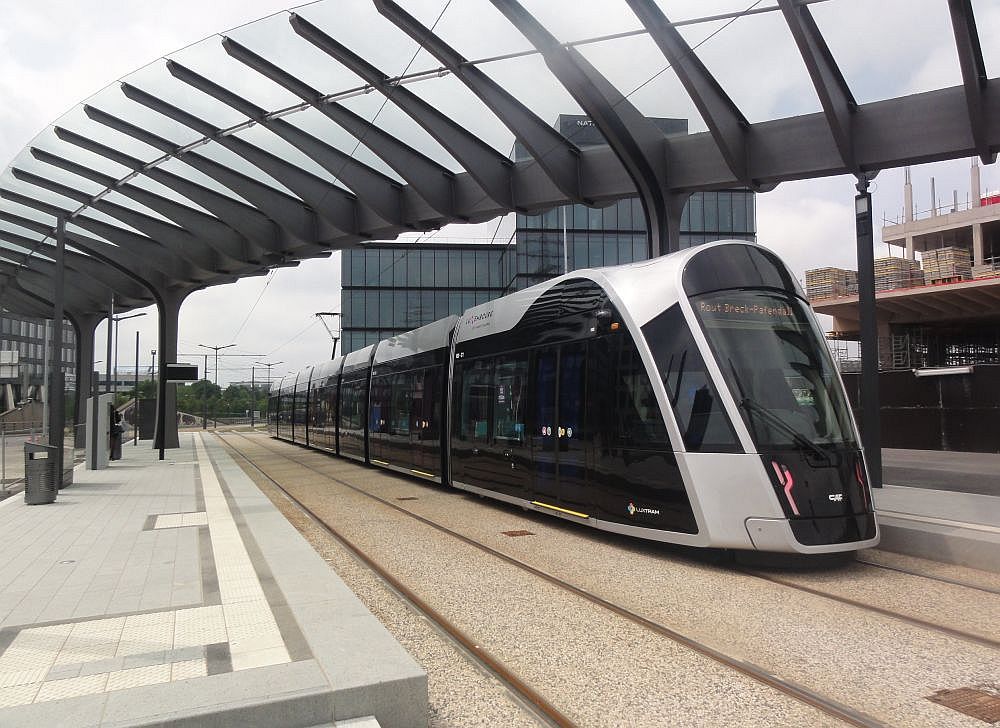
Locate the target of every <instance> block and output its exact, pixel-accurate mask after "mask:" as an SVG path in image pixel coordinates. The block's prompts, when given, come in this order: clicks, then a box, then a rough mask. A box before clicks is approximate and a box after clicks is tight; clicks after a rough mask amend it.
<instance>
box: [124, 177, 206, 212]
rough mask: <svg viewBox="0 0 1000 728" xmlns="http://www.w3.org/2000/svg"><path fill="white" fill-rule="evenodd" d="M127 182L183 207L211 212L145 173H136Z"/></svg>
mask: <svg viewBox="0 0 1000 728" xmlns="http://www.w3.org/2000/svg"><path fill="white" fill-rule="evenodd" d="M128 184H130V185H133V186H135V187H138V188H139V189H141V190H145V191H146V192H151V193H153V194H154V195H159V196H160V197H164V198H166V199H168V200H170V201H171V202H177V203H179V204H181V205H184V206H185V207H190V208H191V209H192V210H195V211H197V212H201V213H204V214H206V215H211V214H212V213H211V212H209V211H208V210H206V209H205V208H204V207H201V206H200V205H199V204H197V203H196V202H194V201H193V200H191V199H189V198H187V197H185V196H184V195H182V194H180V193H178V192H175V191H174V190H172V189H171V188H169V187H167V186H166V185H162V184H160V183H159V182H157V181H156V180H154V179H151V178H149V177H147V176H145V175H142V174H140V175H137V176H136V177H133V178H132V179H130V180H129V181H128Z"/></svg>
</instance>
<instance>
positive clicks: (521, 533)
mask: <svg viewBox="0 0 1000 728" xmlns="http://www.w3.org/2000/svg"><path fill="white" fill-rule="evenodd" d="M500 533H502V534H503V535H504V536H534V535H535V534H533V533H532V532H531V531H501V532H500Z"/></svg>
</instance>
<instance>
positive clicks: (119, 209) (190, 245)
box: [12, 167, 229, 273]
mask: <svg viewBox="0 0 1000 728" xmlns="http://www.w3.org/2000/svg"><path fill="white" fill-rule="evenodd" d="M12 172H13V174H14V176H15V177H16V178H17V179H19V180H21V181H22V182H27V183H28V184H31V185H34V186H36V187H41V188H42V189H45V190H49V191H50V192H54V193H56V194H57V195H62V196H63V197H66V198H68V199H70V200H76V201H77V202H79V203H81V204H84V205H88V206H89V207H91V208H92V209H94V210H97V211H98V212H102V213H104V214H105V215H108V216H109V217H113V218H115V219H116V220H120V221H121V222H123V223H125V224H126V225H128V226H129V227H132V228H134V229H136V230H138V231H140V232H142V233H144V234H145V235H147V236H149V238H150V240H155V241H157V242H158V243H159V244H161V245H162V246H163V247H165V248H167V249H168V250H169V251H170V252H172V253H173V254H175V255H177V256H178V257H180V258H182V259H183V260H186V261H188V262H189V263H191V264H192V265H194V266H197V267H198V268H201V269H203V270H207V271H210V272H212V273H226V272H229V271H226V270H224V269H220V263H221V261H220V259H219V256H218V255H216V254H215V253H214V252H213V251H212V250H211V249H210V248H206V247H205V245H204V244H203V243H202V242H201V241H199V240H198V239H197V238H195V237H194V236H193V235H191V233H189V232H188V231H187V230H184V229H182V228H179V227H177V226H176V225H170V224H168V223H165V222H163V221H162V220H157V219H156V218H154V217H151V216H149V215H145V214H143V213H141V212H137V211H135V210H130V209H129V208H127V207H124V206H122V205H118V204H116V203H114V202H109V201H108V200H106V199H100V200H95V199H93V198H92V197H91V195H89V194H87V193H86V192H82V191H81V190H78V189H75V188H73V187H69V186H68V185H64V184H62V183H60V182H54V181H53V180H50V179H48V178H46V177H41V176H39V175H36V174H33V173H31V172H26V171H24V170H22V169H20V168H18V167H14V168H13V170H12Z"/></svg>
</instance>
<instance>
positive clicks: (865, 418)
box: [854, 174, 882, 488]
mask: <svg viewBox="0 0 1000 728" xmlns="http://www.w3.org/2000/svg"><path fill="white" fill-rule="evenodd" d="M873 176H874V175H871V174H861V175H858V184H857V190H858V194H857V195H856V196H855V198H854V215H855V226H856V230H857V238H858V309H859V314H860V316H859V318H860V328H861V397H860V400H861V441H862V443H863V444H864V449H865V462H866V463H867V464H868V477H869V480H870V485H871V487H873V488H881V487H882V430H881V426H882V425H881V421H880V417H879V398H878V323H877V321H876V316H875V247H874V245H875V233H874V231H873V229H872V195H871V192H869V190H868V183H869V181H870V180H871V178H872V177H873Z"/></svg>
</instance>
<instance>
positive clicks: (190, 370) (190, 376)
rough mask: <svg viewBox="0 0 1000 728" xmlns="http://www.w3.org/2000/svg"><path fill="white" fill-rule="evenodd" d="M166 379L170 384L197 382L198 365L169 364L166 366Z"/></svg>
mask: <svg viewBox="0 0 1000 728" xmlns="http://www.w3.org/2000/svg"><path fill="white" fill-rule="evenodd" d="M166 375H167V377H166V379H167V381H168V382H176V383H180V382H197V381H198V365H197V364H167V365H166Z"/></svg>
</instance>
